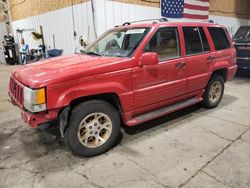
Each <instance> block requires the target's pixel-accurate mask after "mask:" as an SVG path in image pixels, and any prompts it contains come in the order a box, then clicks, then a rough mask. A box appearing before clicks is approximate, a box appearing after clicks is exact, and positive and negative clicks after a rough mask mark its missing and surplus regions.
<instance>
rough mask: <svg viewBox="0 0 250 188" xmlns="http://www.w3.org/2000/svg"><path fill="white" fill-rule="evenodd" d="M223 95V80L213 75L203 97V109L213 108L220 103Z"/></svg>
mask: <svg viewBox="0 0 250 188" xmlns="http://www.w3.org/2000/svg"><path fill="white" fill-rule="evenodd" d="M223 94H224V79H223V77H222V76H220V75H213V76H212V78H211V79H210V81H209V82H208V85H207V88H206V90H205V93H204V95H203V102H202V104H203V106H204V107H205V108H215V107H216V106H218V104H219V103H220V101H221V99H222V97H223Z"/></svg>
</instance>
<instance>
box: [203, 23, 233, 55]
mask: <svg viewBox="0 0 250 188" xmlns="http://www.w3.org/2000/svg"><path fill="white" fill-rule="evenodd" d="M208 31H209V33H210V35H211V37H212V39H213V42H214V47H215V49H216V50H224V49H227V48H230V43H229V41H228V38H227V35H226V33H225V30H224V29H223V28H221V27H209V28H208Z"/></svg>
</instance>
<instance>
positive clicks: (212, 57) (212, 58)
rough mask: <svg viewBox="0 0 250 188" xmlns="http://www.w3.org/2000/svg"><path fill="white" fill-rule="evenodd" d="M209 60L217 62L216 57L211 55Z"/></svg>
mask: <svg viewBox="0 0 250 188" xmlns="http://www.w3.org/2000/svg"><path fill="white" fill-rule="evenodd" d="M207 59H208V60H210V61H213V60H215V57H214V56H212V55H211V56H209V57H208V58H207Z"/></svg>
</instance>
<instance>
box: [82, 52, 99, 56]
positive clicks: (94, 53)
mask: <svg viewBox="0 0 250 188" xmlns="http://www.w3.org/2000/svg"><path fill="white" fill-rule="evenodd" d="M85 53H86V54H88V55H97V56H102V54H99V53H97V52H85Z"/></svg>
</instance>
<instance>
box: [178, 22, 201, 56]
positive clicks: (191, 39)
mask: <svg viewBox="0 0 250 188" xmlns="http://www.w3.org/2000/svg"><path fill="white" fill-rule="evenodd" d="M183 33H184V38H185V47H186V54H187V55H192V54H198V53H202V52H203V49H202V48H203V47H202V44H201V39H200V34H199V30H198V27H183Z"/></svg>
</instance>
